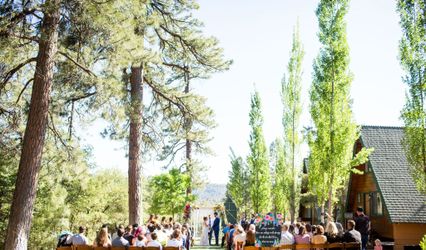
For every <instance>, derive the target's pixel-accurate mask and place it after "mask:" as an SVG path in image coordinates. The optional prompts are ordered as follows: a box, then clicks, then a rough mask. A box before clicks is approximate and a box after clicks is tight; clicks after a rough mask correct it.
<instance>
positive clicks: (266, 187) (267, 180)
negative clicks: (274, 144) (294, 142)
mask: <svg viewBox="0 0 426 250" xmlns="http://www.w3.org/2000/svg"><path fill="white" fill-rule="evenodd" d="M249 117H250V123H249V124H250V127H251V132H250V140H249V147H250V153H249V155H248V157H247V165H248V168H249V183H250V186H249V190H250V196H251V201H252V205H253V210H254V212H255V213H265V212H269V209H270V207H271V200H270V195H271V176H270V169H269V156H268V148H267V146H266V143H265V138H264V137H263V129H262V126H263V116H262V107H261V102H260V96H259V93H258V92H257V91H255V92H254V94H253V95H252V96H251V109H250V113H249Z"/></svg>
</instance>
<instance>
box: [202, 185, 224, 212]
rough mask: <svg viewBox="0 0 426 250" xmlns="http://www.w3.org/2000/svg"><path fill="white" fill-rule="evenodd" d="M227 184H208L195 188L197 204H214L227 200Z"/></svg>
mask: <svg viewBox="0 0 426 250" xmlns="http://www.w3.org/2000/svg"><path fill="white" fill-rule="evenodd" d="M225 193H226V185H224V184H206V186H204V187H203V188H200V189H196V190H194V194H195V195H196V196H197V200H196V202H195V203H196V204H197V205H198V206H207V207H210V206H214V205H216V204H218V203H223V201H224V200H225Z"/></svg>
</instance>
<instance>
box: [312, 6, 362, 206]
mask: <svg viewBox="0 0 426 250" xmlns="http://www.w3.org/2000/svg"><path fill="white" fill-rule="evenodd" d="M348 2H349V1H348V0H332V1H328V0H327V1H326V0H323V1H320V3H319V5H318V8H317V10H316V15H317V17H318V21H319V33H318V38H319V40H320V42H321V44H322V46H321V48H320V52H319V55H318V57H317V58H316V59H315V61H314V65H313V67H314V73H313V82H312V87H311V90H310V101H311V103H310V113H311V116H312V119H313V122H314V124H315V128H314V131H312V133H311V135H310V139H309V146H310V151H311V154H310V159H309V185H310V189H311V190H314V192H315V193H316V195H317V197H318V202H319V204H320V205H321V207H322V208H324V205H325V201H328V210H329V213H332V210H333V203H334V198H335V194H336V191H337V190H338V189H339V188H342V187H343V185H344V183H345V181H346V180H347V179H348V177H349V171H350V170H352V167H353V166H356V165H358V163H362V162H364V161H366V158H367V155H368V151H366V150H365V149H363V150H362V151H361V152H360V153H358V154H357V156H356V157H355V158H353V145H354V143H355V141H356V139H357V138H358V137H359V128H358V127H357V126H356V124H355V122H354V121H353V118H352V110H351V102H352V101H351V98H350V87H351V82H352V74H351V72H350V70H349V47H348V43H347V40H346V22H345V20H344V17H345V15H346V13H347V11H348ZM355 164H356V165H355Z"/></svg>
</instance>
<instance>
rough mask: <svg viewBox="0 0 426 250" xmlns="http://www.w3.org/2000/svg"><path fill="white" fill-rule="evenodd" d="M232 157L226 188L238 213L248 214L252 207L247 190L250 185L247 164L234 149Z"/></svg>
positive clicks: (240, 214)
mask: <svg viewBox="0 0 426 250" xmlns="http://www.w3.org/2000/svg"><path fill="white" fill-rule="evenodd" d="M230 158H231V170H230V171H229V181H228V184H227V185H226V189H227V192H228V195H229V196H230V198H231V199H232V201H233V202H234V203H235V206H236V207H237V210H238V215H239V216H242V215H243V214H246V215H247V213H248V211H249V208H250V202H249V200H250V195H249V194H248V190H247V189H248V187H249V180H248V170H247V166H246V164H245V162H244V160H243V158H242V157H239V156H236V155H235V153H234V151H233V150H232V149H231V155H230Z"/></svg>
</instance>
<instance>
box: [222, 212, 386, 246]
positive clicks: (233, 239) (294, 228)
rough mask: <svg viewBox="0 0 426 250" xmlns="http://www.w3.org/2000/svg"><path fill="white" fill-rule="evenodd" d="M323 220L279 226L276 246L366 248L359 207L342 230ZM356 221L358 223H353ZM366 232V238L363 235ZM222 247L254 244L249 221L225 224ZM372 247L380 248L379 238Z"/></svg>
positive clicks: (364, 222)
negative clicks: (359, 245)
mask: <svg viewBox="0 0 426 250" xmlns="http://www.w3.org/2000/svg"><path fill="white" fill-rule="evenodd" d="M328 217H329V218H328V220H327V223H325V224H322V225H311V224H308V223H303V222H298V223H296V224H285V223H284V224H283V225H282V226H281V241H280V245H293V244H325V243H352V242H357V243H360V244H361V246H362V249H363V250H364V249H366V245H367V242H366V241H367V240H368V231H369V227H370V223H369V220H368V217H367V216H365V215H364V213H363V210H362V208H358V210H357V217H356V218H355V220H348V221H347V225H346V231H345V230H344V228H343V226H342V224H340V223H338V222H337V223H336V222H334V221H333V220H332V219H331V217H330V216H328ZM357 223H358V226H357ZM366 233H367V237H364V235H365V234H366ZM223 234H224V237H223V239H222V247H224V244H225V242H226V245H227V249H228V250H232V249H235V250H240V249H241V248H242V247H244V246H254V245H255V242H256V227H255V225H254V224H253V220H252V221H251V222H245V221H242V222H241V223H239V224H235V225H232V224H229V225H227V226H226V227H225V228H224V229H223ZM375 250H382V247H381V242H380V240H378V239H377V240H376V241H375Z"/></svg>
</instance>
